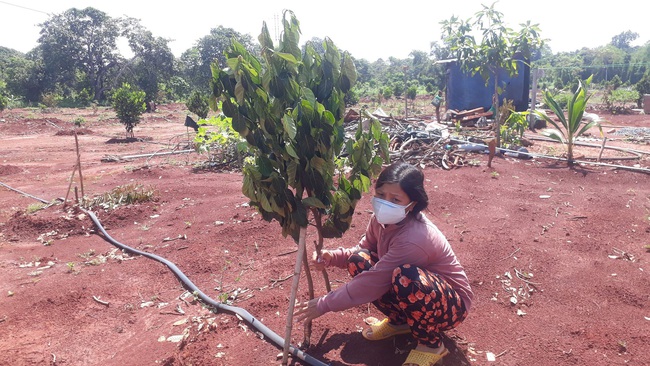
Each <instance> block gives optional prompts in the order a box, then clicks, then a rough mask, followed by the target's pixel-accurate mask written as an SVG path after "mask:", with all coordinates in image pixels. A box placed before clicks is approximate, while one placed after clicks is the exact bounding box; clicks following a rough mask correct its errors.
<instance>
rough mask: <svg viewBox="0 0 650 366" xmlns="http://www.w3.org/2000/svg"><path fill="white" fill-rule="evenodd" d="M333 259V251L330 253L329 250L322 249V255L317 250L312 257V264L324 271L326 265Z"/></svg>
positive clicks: (318, 269)
mask: <svg viewBox="0 0 650 366" xmlns="http://www.w3.org/2000/svg"><path fill="white" fill-rule="evenodd" d="M331 260H332V253H330V252H329V250H322V251H321V254H320V257H319V256H318V254H317V253H316V252H314V255H313V256H312V259H311V265H312V266H313V267H314V268H315V269H316V270H317V271H322V270H323V269H324V268H325V267H327V266H329V265H330V261H331Z"/></svg>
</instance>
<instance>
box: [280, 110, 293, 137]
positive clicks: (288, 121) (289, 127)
mask: <svg viewBox="0 0 650 366" xmlns="http://www.w3.org/2000/svg"><path fill="white" fill-rule="evenodd" d="M282 127H283V128H284V132H285V133H286V134H287V135H288V136H289V138H290V139H291V140H293V139H295V138H296V122H294V120H293V118H291V116H290V115H288V114H285V115H284V116H282Z"/></svg>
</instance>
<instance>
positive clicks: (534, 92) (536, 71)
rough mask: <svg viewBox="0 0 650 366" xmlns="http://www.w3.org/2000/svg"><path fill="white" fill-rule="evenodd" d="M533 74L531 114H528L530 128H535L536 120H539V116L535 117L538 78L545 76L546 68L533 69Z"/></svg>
mask: <svg viewBox="0 0 650 366" xmlns="http://www.w3.org/2000/svg"><path fill="white" fill-rule="evenodd" d="M531 76H532V77H533V86H532V90H531V96H530V114H529V115H528V128H529V129H531V130H534V129H535V121H537V118H536V117H535V114H534V111H535V107H536V106H537V80H538V79H539V78H540V77H542V76H544V70H540V69H533V70H532V72H531Z"/></svg>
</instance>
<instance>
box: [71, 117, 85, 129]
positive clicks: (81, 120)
mask: <svg viewBox="0 0 650 366" xmlns="http://www.w3.org/2000/svg"><path fill="white" fill-rule="evenodd" d="M85 122H86V119H85V118H83V117H81V116H79V117H77V118H75V119H74V120H73V121H72V123H74V125H75V127H81V126H83V124H84V123H85Z"/></svg>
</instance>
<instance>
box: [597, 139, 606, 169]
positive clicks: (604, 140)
mask: <svg viewBox="0 0 650 366" xmlns="http://www.w3.org/2000/svg"><path fill="white" fill-rule="evenodd" d="M605 142H607V137H603V144H602V145H601V146H600V153H598V159H597V160H596V161H597V162H598V163H600V157H601V156H602V155H603V150H605Z"/></svg>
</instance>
